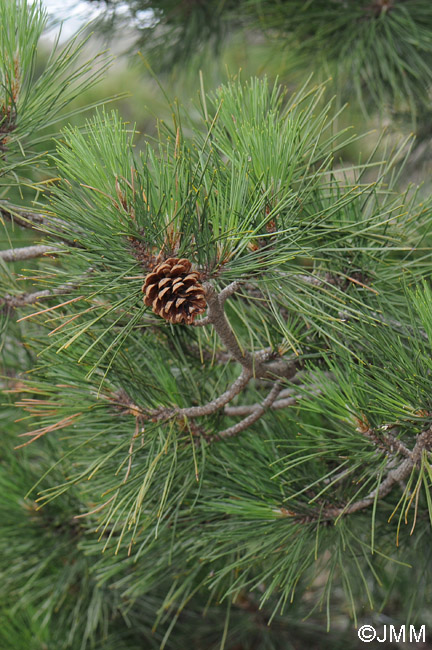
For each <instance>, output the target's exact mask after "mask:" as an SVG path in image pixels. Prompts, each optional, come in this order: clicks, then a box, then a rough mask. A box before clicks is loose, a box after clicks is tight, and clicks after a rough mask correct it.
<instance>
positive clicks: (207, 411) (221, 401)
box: [142, 368, 252, 421]
mask: <svg viewBox="0 0 432 650" xmlns="http://www.w3.org/2000/svg"><path fill="white" fill-rule="evenodd" d="M251 379H252V371H251V370H248V369H247V368H243V370H242V372H241V374H240V376H239V377H238V378H237V379H236V380H235V382H233V383H232V384H231V386H230V387H229V388H228V389H227V390H226V391H225V392H224V393H222V395H219V397H216V398H215V399H214V400H212V401H211V402H207V404H203V405H202V406H190V407H186V408H175V409H172V408H171V409H170V408H164V409H158V410H156V411H142V414H143V415H144V416H145V417H148V418H150V419H151V420H152V421H157V420H167V419H169V418H171V417H174V416H176V417H179V418H182V417H186V418H197V417H201V416H203V415H211V414H212V413H215V412H216V411H218V410H219V409H220V408H222V407H223V406H225V404H228V402H230V401H231V400H232V399H233V398H234V397H235V396H236V395H238V394H239V393H240V392H241V391H242V390H243V389H244V388H245V386H246V385H247V384H248V383H249V381H250V380H251Z"/></svg>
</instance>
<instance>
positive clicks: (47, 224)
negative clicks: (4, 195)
mask: <svg viewBox="0 0 432 650" xmlns="http://www.w3.org/2000/svg"><path fill="white" fill-rule="evenodd" d="M0 215H1V216H3V217H6V218H7V219H8V220H9V221H12V222H14V223H17V224H18V225H19V226H21V227H22V228H29V229H31V230H37V231H42V232H48V231H49V234H50V236H51V237H55V238H57V239H60V240H62V241H64V242H65V243H67V244H68V245H69V246H73V247H79V244H77V242H76V241H74V240H71V239H66V238H65V237H64V228H65V226H66V225H67V224H66V223H65V222H63V221H61V219H57V218H54V217H52V218H48V217H46V216H45V215H43V214H41V213H39V212H32V211H29V210H25V209H23V208H19V207H17V206H15V205H9V204H8V203H6V202H1V201H0Z"/></svg>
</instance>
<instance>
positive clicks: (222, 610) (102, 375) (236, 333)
mask: <svg viewBox="0 0 432 650" xmlns="http://www.w3.org/2000/svg"><path fill="white" fill-rule="evenodd" d="M294 4H296V3H294ZM284 5H285V3H281V5H280V7H279V6H278V10H279V9H281V7H282V8H283V7H284ZM8 7H9V10H10V12H12V9H11V7H13V8H14V11H15V12H16V13H13V12H12V13H9V14H7V15H8V16H9V18H10V16H12V15H13V16H15V18H14V20H17V17H19V18H20V20H21V19H22V20H24V18H23V16H22V15H21V14H20V13H19V11H23V12H24V13H25V15H26V16H28V15H29V16H30V18H29V20H30V23H29V25H30V27H31V26H32V25H34V26H37V25H39V23H38V20H39V18H40V14H39V13H38V11H37V10H36V9H35V10H34V13H33V10H32V11H31V12H30V13H29V14H27V13H26V12H27V11H28V8H27V6H26V5H25V4H23V5H16V4H15V3H13V4H10V5H8ZM219 9H220V10H221V11H222V5H221V6H219ZM285 9H286V7H285ZM329 11H330V10H329ZM395 12H396V5H395ZM381 13H382V14H384V12H381ZM381 13H380V15H379V16H374V20H376V21H377V23H378V21H381V20H384V19H385V18H386V16H384V15H381ZM387 13H388V14H389V16H390V15H393V9H392V10H391V11H390V10H389V11H388V12H387ZM3 20H4V21H6V18H5V17H4V18H3ZM14 24H15V23H14ZM335 28H336V27H335ZM35 29H36V27H35ZM16 33H17V34H19V30H17V32H16ZM304 40H305V41H306V40H307V39H306V38H305V39H304ZM20 47H21V48H23V49H24V50H25V48H26V44H25V43H21V44H20ZM11 51H12V50H11ZM66 51H68V50H66ZM329 54H331V52H329ZM22 60H25V57H24V58H23V59H22ZM31 60H33V59H31ZM58 60H59V59H57V58H56V59H53V63H52V65H53V66H54V68H55V69H57V68H56V66H57V65H59V64H58V63H57V61H58ZM60 61H62V59H61V55H60ZM50 65H51V64H50ZM60 68H61V65H60ZM61 69H62V70H63V72H64V71H65V69H64V68H61ZM59 78H60V77H56V76H55V75H54V76H53V77H50V76H49V75H48V77H45V78H43V77H42V81H41V82H40V83H41V86H38V85H37V83H38V82H37V83H36V85H34V84H33V85H29V91H28V97H29V99H28V101H26V102H24V101H23V104H22V106H20V105H19V102H18V99H19V97H18V95H17V102H16V110H17V118H16V119H17V128H16V129H14V130H12V131H11V132H10V135H11V140H10V141H8V142H7V146H8V147H11V149H10V154H9V149H8V152H7V154H6V159H7V160H8V159H9V158H8V156H9V155H10V156H11V160H13V158H12V153H13V151H15V150H14V149H13V146H15V145H14V144H13V142H14V141H13V139H12V137H15V134H16V133H18V135H17V140H16V142H17V143H18V142H21V140H19V138H18V136H19V131H18V125H19V123H20V122H19V115H20V112H22V114H23V115H24V117H23V122H22V124H23V125H24V126H25V124H26V122H25V119H26V118H25V115H26V110H29V111H30V113H31V110H33V109H31V107H32V106H33V107H35V106H38V105H39V104H38V102H37V97H38V96H39V95H41V97H42V99H43V98H48V97H50V96H51V97H53V96H54V95H49V92H48V89H47V86H48V88H49V87H51V89H52V91H53V92H54V88H55V87H57V89H58V86H59V83H60V82H59ZM39 79H41V77H39ZM29 83H30V82H29ZM86 83H87V82H86ZM60 88H61V89H62V92H66V88H65V86H64V85H60ZM12 91H13V89H12V87H11V89H10V92H9V95H6V96H9V97H12V96H13V93H12ZM33 93H34V94H33ZM59 96H61V93H60V95H59ZM69 98H70V96H69ZM46 101H47V102H48V104H46V106H48V105H51V104H50V103H49V101H48V99H47V100H46ZM65 101H66V96H65ZM5 105H6V104H5ZM60 105H61V101H60ZM26 107H27V108H26ZM52 108H53V110H54V108H55V103H53V104H52ZM170 108H171V111H172V124H171V123H166V122H163V121H160V122H159V123H158V128H157V135H156V137H154V138H150V137H147V138H146V141H145V146H144V147H143V150H141V151H140V150H138V148H137V147H136V144H135V143H136V133H135V129H134V127H133V126H131V125H130V124H128V123H125V122H124V121H123V120H122V119H121V118H120V117H119V115H118V113H117V112H115V111H114V112H112V113H108V112H107V111H106V110H105V109H103V110H101V111H99V112H97V113H96V114H95V116H94V117H93V118H92V119H90V120H88V121H87V122H86V125H85V128H84V129H80V128H79V127H76V126H69V127H67V128H65V129H64V131H63V133H62V135H61V137H60V138H59V139H57V142H56V151H55V153H53V154H51V155H50V157H49V159H48V161H49V165H50V166H51V167H52V168H53V169H55V171H56V178H55V181H52V183H51V185H50V191H49V197H47V198H49V204H48V202H47V203H45V202H43V201H42V200H41V202H40V204H39V205H40V207H41V210H42V208H43V216H44V218H43V222H42V223H39V224H38V228H39V230H40V231H42V232H43V234H44V237H45V240H44V241H45V243H49V244H51V245H53V246H56V251H55V256H56V257H55V259H52V258H47V257H41V258H39V260H38V262H37V263H36V266H35V267H34V268H33V269H32V270H31V271H26V270H25V268H22V267H21V266H18V267H11V266H8V265H7V264H6V263H5V262H3V261H1V262H0V263H1V269H2V270H1V273H0V291H1V293H0V302H1V303H2V304H1V305H0V308H2V317H3V318H4V321H3V322H4V324H3V325H2V330H1V331H2V336H3V339H2V341H3V347H2V349H1V354H2V378H1V382H2V384H1V388H2V400H3V404H4V406H3V413H2V417H3V416H4V421H5V422H6V423H7V433H6V434H5V435H4V437H3V441H2V458H1V461H0V489H1V491H2V494H4V495H6V498H5V499H3V500H2V501H1V503H0V519H1V521H2V535H1V536H0V576H1V580H2V585H3V588H4V590H3V592H2V596H1V597H0V642H1V643H2V644H3V645H4V646H5V647H14V648H17V650H19V649H20V648H21V647H22V648H24V647H29V644H33V645H34V646H35V648H37V649H38V650H39V649H40V650H42V649H44V650H47V648H48V649H49V650H51V649H52V650H54V648H55V649H56V650H57V649H60V650H67V648H73V649H74V650H75V648H77V649H79V650H87V649H90V648H93V649H97V648H104V649H105V650H110V649H111V648H113V649H114V648H116V649H117V648H119V649H120V650H122V649H123V648H124V649H125V650H126V648H127V649H128V650H135V649H136V650H138V649H139V648H143V647H146V648H147V647H148V648H150V649H151V648H155V649H157V648H166V649H167V650H171V649H172V650H177V649H178V650H180V649H183V648H184V647H191V648H194V649H196V650H202V648H203V646H204V644H205V647H206V648H212V649H213V648H214V649H215V650H216V648H221V649H224V648H225V649H226V650H228V649H230V650H239V648H258V649H259V650H261V649H262V650H264V649H265V650H267V649H268V650H282V649H283V650H285V649H286V648H291V647H292V648H297V647H303V646H307V647H320V648H322V647H327V645H328V647H347V645H348V647H352V648H354V647H357V645H356V640H355V639H356V637H355V632H354V631H353V629H352V623H353V624H354V626H358V625H360V624H361V622H362V621H363V620H364V618H365V617H368V618H367V620H366V622H368V623H370V622H371V621H374V622H376V623H377V624H378V623H379V622H380V615H381V614H383V615H385V616H388V617H389V619H388V620H390V621H392V622H393V621H394V622H395V623H396V624H399V625H401V624H402V623H403V622H405V621H406V622H407V623H411V624H414V623H416V622H417V621H418V622H421V623H422V624H423V623H424V622H425V621H427V622H428V617H429V618H430V613H429V612H428V611H426V607H425V603H427V600H428V598H429V596H430V562H429V558H430V529H431V522H432V502H431V498H430V488H431V479H432V469H431V464H430V460H431V458H430V454H431V449H432V434H431V424H432V415H431V413H432V404H431V399H430V395H431V394H432V385H431V377H432V373H431V370H432V368H431V360H430V341H431V336H432V308H431V304H432V301H431V299H432V293H431V289H430V263H429V255H430V245H429V241H430V234H429V230H430V226H429V224H430V219H431V210H432V204H431V202H430V200H429V199H427V200H421V199H420V197H419V190H418V188H415V187H408V188H406V189H405V190H403V191H401V189H400V187H401V185H402V183H403V181H402V178H403V169H404V165H405V164H406V162H407V160H409V156H410V144H411V143H410V142H407V141H404V142H401V143H400V144H398V145H397V146H395V147H394V148H392V147H390V146H389V147H388V150H387V151H386V152H385V154H386V155H385V156H384V158H385V160H381V159H380V156H378V154H377V151H378V150H381V147H382V145H381V141H380V140H379V139H378V142H377V143H376V149H375V150H374V151H373V152H372V154H371V155H370V156H368V157H365V159H363V160H361V159H360V160H359V161H358V162H357V163H356V164H355V165H352V164H351V165H349V164H345V163H344V162H343V152H344V151H346V150H347V147H351V146H353V144H354V143H356V142H357V141H358V139H359V138H358V136H357V135H355V134H353V133H352V131H350V130H349V129H346V128H344V127H343V126H340V123H341V117H340V112H339V111H335V109H334V108H333V104H332V102H328V101H327V100H326V97H325V88H324V86H322V85H312V84H311V82H307V83H306V84H304V85H302V86H301V87H300V88H298V89H297V90H295V91H288V90H286V89H282V88H281V87H280V86H279V85H278V84H277V83H276V84H271V83H270V82H268V80H267V79H266V78H263V79H258V78H252V79H251V80H250V81H246V82H243V81H242V80H240V79H239V78H233V79H231V80H229V81H228V82H227V83H225V84H222V85H220V86H218V87H217V88H216V89H215V90H213V91H210V92H208V93H206V92H205V89H204V81H203V79H201V93H200V95H199V98H198V102H197V103H196V106H195V108H194V109H193V110H191V111H184V110H183V109H182V108H179V107H178V105H177V104H172V105H171V106H170ZM33 115H34V119H36V118H37V115H40V119H41V120H42V114H38V113H37V112H34V113H33ZM197 116H199V119H198V117H197ZM38 119H39V118H38ZM53 119H54V117H53V116H52V114H51V113H50V111H48V110H47V109H46V110H45V115H44V120H43V124H44V126H46V124H47V123H48V124H49V123H50V122H52V120H53ZM342 123H343V122H342ZM27 124H28V123H27ZM40 124H42V121H41V122H40ZM26 128H27V131H23V133H22V135H21V136H20V137H21V138H22V141H23V142H24V140H25V138H28V142H34V141H35V140H34V139H33V140H32V137H33V136H32V135H31V133H30V130H29V128H28V126H27V127H26ZM34 137H37V134H36V132H35V134H34ZM25 141H26V142H27V140H25ZM17 147H18V144H17ZM23 151H24V156H23V155H22V152H21V159H20V160H21V161H25V162H26V164H27V162H28V157H27V156H26V155H25V154H26V152H27V149H25V150H23ZM14 155H16V159H17V160H18V158H19V157H18V149H16V151H15V154H14ZM19 164H21V163H19ZM20 184H22V182H21V183H20ZM44 196H45V195H44ZM48 206H49V210H48V209H47V208H48ZM169 258H180V259H182V258H183V259H186V260H188V261H189V262H190V263H191V268H192V270H193V272H194V273H196V274H197V277H198V278H199V283H198V284H199V287H200V289H199V290H202V292H203V294H204V295H205V298H206V304H207V309H206V314H204V315H201V316H200V317H199V318H196V320H195V323H194V324H190V325H186V324H174V323H173V322H172V321H170V320H169V319H167V318H161V316H160V315H158V314H160V313H163V312H161V310H157V309H155V306H154V304H153V306H152V307H148V306H145V304H144V302H143V283H144V282H145V281H146V280H148V278H149V277H152V276H153V277H154V276H155V275H157V273H156V269H157V268H159V269H160V267H161V266H163V264H162V262H164V261H166V260H167V259H169ZM161 260H162V262H161ZM8 264H9V263H8ZM174 268H177V273H179V274H180V276H179V277H175V276H173V277H175V283H177V282H180V283H183V282H184V283H187V281H188V280H187V277H184V275H185V274H183V275H182V271H181V269H182V265H181V264H180V265H179V266H178V267H174ZM179 268H180V271H179V270H178V269H179ZM29 273H31V274H32V275H29ZM161 273H162V272H161ZM188 273H189V271H188ZM165 279H166V278H165ZM170 280H172V278H170ZM24 281H25V282H26V283H27V284H25V285H23V282H24ZM152 281H153V282H155V280H154V279H153V280H152ZM189 281H190V278H189ZM158 282H159V280H158ZM194 282H195V280H194ZM197 282H198V281H197ZM33 283H35V286H33ZM233 283H234V284H233ZM182 286H183V285H182ZM190 286H192V288H194V289H195V287H194V285H190ZM23 287H24V289H23ZM163 287H164V280H162V284H159V285H158V286H157V292H158V293H157V299H158V300H160V301H162V298H163V295H162V296H161V297H160V294H163V292H164V291H165V290H164V289H163ZM171 290H172V292H173V293H175V292H174V289H171ZM38 291H39V292H41V293H40V294H38V293H37V292H38ZM33 292H36V294H35V293H33ZM42 292H45V293H42ZM186 299H187V297H186ZM172 300H174V298H173V299H172ZM176 306H177V305H176ZM166 313H167V312H166ZM11 316H12V317H13V320H14V321H17V322H14V323H13V324H11V322H10V318H11ZM21 341H22V342H23V344H24V345H23V346H21V345H20V343H21ZM14 447H17V449H13V448H14ZM417 582H418V583H419V584H420V585H421V589H419V590H416V589H415V588H414V585H416V584H417ZM402 593H403V594H404V597H401V594H402ZM416 617H417V618H416ZM341 618H343V620H344V621H345V623H344V625H346V626H347V625H348V623H347V621H348V620H350V621H352V623H350V624H349V625H350V627H349V629H348V627H346V629H343V625H341V622H340V620H341ZM324 631H326V632H327V633H326V634H324Z"/></svg>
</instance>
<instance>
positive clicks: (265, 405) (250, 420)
mask: <svg viewBox="0 0 432 650" xmlns="http://www.w3.org/2000/svg"><path fill="white" fill-rule="evenodd" d="M280 391H281V383H280V382H279V381H277V382H276V383H275V385H274V386H273V388H272V389H271V391H270V392H269V394H268V395H267V397H266V398H265V399H264V400H263V401H262V403H261V404H259V405H258V406H257V407H256V408H255V410H254V411H253V413H251V414H250V415H248V416H247V417H245V418H244V420H241V421H240V422H237V424H234V425H233V426H232V427H228V429H225V430H224V431H219V433H216V434H214V435H213V436H210V437H208V438H207V441H208V442H217V441H219V440H223V439H225V438H232V437H233V436H236V435H237V434H239V433H241V432H242V431H244V430H245V429H247V428H248V427H250V426H251V424H254V422H256V421H257V420H259V418H260V417H261V416H262V415H263V414H264V413H265V412H266V411H267V409H269V408H270V407H271V406H272V404H273V403H274V401H275V399H276V397H277V396H278V395H279V393H280Z"/></svg>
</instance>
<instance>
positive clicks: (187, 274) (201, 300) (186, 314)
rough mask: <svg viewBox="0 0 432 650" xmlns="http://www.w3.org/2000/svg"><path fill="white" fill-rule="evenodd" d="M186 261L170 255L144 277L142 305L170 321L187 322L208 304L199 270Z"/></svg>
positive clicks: (201, 311) (191, 320)
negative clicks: (192, 268)
mask: <svg viewBox="0 0 432 650" xmlns="http://www.w3.org/2000/svg"><path fill="white" fill-rule="evenodd" d="M191 266H192V264H191V263H190V262H189V260H187V259H185V258H182V259H179V258H178V257H170V258H168V259H167V260H165V261H164V262H160V263H159V264H158V265H157V266H155V268H154V269H153V271H152V272H151V273H149V274H148V276H147V277H146V279H145V282H144V285H143V288H142V290H143V293H144V304H145V305H146V306H147V307H151V308H152V310H153V311H154V313H155V314H157V315H158V316H162V318H165V320H168V321H170V323H185V324H186V325H190V324H191V323H193V321H194V319H195V317H196V316H198V314H202V313H203V312H204V311H205V310H206V307H207V303H206V300H205V297H204V287H203V286H202V284H201V283H200V282H199V277H200V275H199V273H198V271H191Z"/></svg>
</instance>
